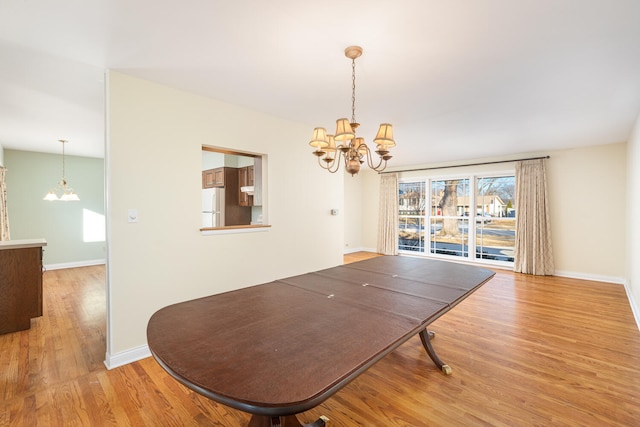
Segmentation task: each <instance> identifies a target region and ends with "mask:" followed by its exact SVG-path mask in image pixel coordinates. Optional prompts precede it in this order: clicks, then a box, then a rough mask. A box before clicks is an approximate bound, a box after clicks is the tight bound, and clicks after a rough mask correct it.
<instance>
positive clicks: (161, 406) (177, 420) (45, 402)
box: [0, 254, 640, 427]
mask: <svg viewBox="0 0 640 427" xmlns="http://www.w3.org/2000/svg"><path fill="white" fill-rule="evenodd" d="M366 256H367V255H366V254H354V255H352V256H349V257H347V259H346V261H347V262H348V261H350V260H352V259H360V258H361V257H366ZM44 295H45V298H44V301H45V308H44V310H45V314H44V316H43V317H41V318H38V319H35V320H33V321H32V328H31V329H30V330H29V331H24V332H17V333H13V334H5V335H0V350H1V351H0V426H9V425H10V426H71V425H76V426H101V425H118V426H183V425H194V426H230V427H233V426H244V425H246V423H247V422H248V420H249V416H248V415H247V414H244V413H242V412H240V411H236V410H233V409H229V408H226V407H224V406H222V405H217V404H215V403H213V402H211V401H209V400H208V399H206V398H203V397H200V396H199V395H197V394H195V393H193V392H191V391H189V390H188V389H186V388H184V387H183V386H181V385H180V384H179V383H178V382H177V381H175V380H173V379H172V378H171V377H169V376H168V375H167V374H166V373H165V372H164V371H163V370H162V369H161V368H160V367H159V366H158V365H157V364H156V363H155V361H154V360H153V359H152V358H149V359H145V360H142V361H140V362H136V363H132V364H129V365H127V366H123V367H120V368H117V369H113V370H111V371H107V370H106V369H105V367H104V365H103V363H102V361H103V359H104V354H105V336H104V335H105V289H104V268H103V267H101V266H96V267H84V268H75V269H67V270H55V271H48V272H46V273H45V274H44ZM0 297H1V296H0ZM431 329H433V330H435V331H436V333H437V338H436V340H435V341H434V346H435V347H436V350H437V351H438V353H439V355H440V357H441V358H442V359H443V360H445V362H446V363H448V364H449V365H451V367H452V368H453V375H451V376H444V375H443V374H441V373H440V372H439V371H437V370H436V368H435V367H434V366H433V364H432V363H431V361H430V360H429V358H428V357H427V356H426V354H425V352H424V350H423V348H422V345H421V343H420V340H419V338H417V337H416V338H412V339H411V340H409V341H408V342H407V343H405V344H404V345H402V346H401V347H400V348H398V349H397V350H396V351H394V352H393V353H391V354H390V355H388V356H387V357H386V358H384V359H383V360H381V361H380V362H379V363H377V364H376V365H375V366H373V367H372V368H371V369H369V370H368V371H367V372H365V373H364V374H362V375H361V376H360V377H358V378H357V379H356V380H354V381H353V382H352V383H350V384H349V385H347V386H346V387H345V388H344V389H342V390H341V391H340V392H338V393H337V394H336V395H334V397H332V398H330V399H328V400H327V401H326V402H325V403H324V404H322V405H321V406H319V407H317V408H315V409H314V410H311V411H309V412H307V413H303V414H301V415H300V416H299V418H300V419H301V420H302V421H304V422H310V421H312V420H315V419H316V418H317V417H318V416H319V415H322V414H324V415H326V416H328V417H329V418H330V419H331V425H332V426H336V427H339V426H446V427H449V426H551V425H553V426H638V425H640V332H639V331H638V328H637V326H636V324H635V322H634V319H633V315H632V312H631V309H630V308H629V304H628V301H627V299H626V295H625V291H624V288H623V287H622V286H620V285H613V284H606V283H598V282H589V281H581V280H571V279H563V278H551V277H533V276H527V275H520V274H514V273H511V272H505V271H498V272H497V274H496V277H495V278H494V279H492V280H491V281H490V282H488V283H487V284H485V285H484V286H483V287H482V288H481V289H479V290H478V291H477V292H476V293H474V294H473V295H472V296H471V297H469V298H468V299H467V300H465V301H464V302H462V303H461V304H460V305H459V306H457V307H456V308H455V309H453V310H452V311H451V312H449V313H447V314H446V315H445V316H443V317H442V318H440V319H439V320H437V321H436V322H435V323H433V324H432V328H431Z"/></svg>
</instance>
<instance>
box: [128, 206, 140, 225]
mask: <svg viewBox="0 0 640 427" xmlns="http://www.w3.org/2000/svg"><path fill="white" fill-rule="evenodd" d="M127 220H128V221H129V222H138V209H129V210H128V211H127Z"/></svg>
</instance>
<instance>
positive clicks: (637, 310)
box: [624, 282, 640, 330]
mask: <svg viewBox="0 0 640 427" xmlns="http://www.w3.org/2000/svg"><path fill="white" fill-rule="evenodd" d="M624 290H625V291H627V299H629V305H631V311H632V312H633V317H634V318H635V319H636V325H637V326H638V329H639V330H640V307H638V304H637V303H636V301H635V300H634V298H633V294H632V293H631V289H630V288H629V283H628V282H625V283H624Z"/></svg>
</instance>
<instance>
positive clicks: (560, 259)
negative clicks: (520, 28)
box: [346, 143, 627, 283]
mask: <svg viewBox="0 0 640 427" xmlns="http://www.w3.org/2000/svg"><path fill="white" fill-rule="evenodd" d="M547 154H548V155H550V156H551V158H550V159H549V160H548V161H547V178H548V181H549V197H550V199H551V200H550V206H551V227H552V237H553V242H554V243H553V248H554V258H555V264H556V271H557V273H558V274H562V275H568V276H573V277H583V278H591V279H598V280H606V281H613V282H618V283H623V282H624V278H625V275H626V271H625V268H626V267H625V244H626V240H625V235H626V230H625V219H626V205H627V192H626V184H625V182H626V179H627V177H626V169H627V166H626V157H625V156H626V144H624V143H621V144H608V145H601V146H596V147H588V148H581V149H574V150H557V151H551V152H545V153H527V154H525V155H523V156H522V157H529V156H538V155H547ZM490 160H504V159H501V158H497V159H482V161H490ZM473 162H474V161H471V163H473ZM431 166H436V165H431ZM437 166H442V165H437ZM425 167H426V166H425ZM509 169H511V170H513V164H512V163H505V164H497V165H486V166H481V167H473V168H455V169H439V170H431V171H420V172H404V173H402V174H401V176H403V177H409V176H414V177H418V176H421V177H436V176H437V177H439V178H443V177H444V178H446V177H447V176H451V175H452V174H462V173H467V172H469V171H470V170H474V171H478V172H486V171H497V172H500V171H506V170H509ZM367 178H369V179H364V180H363V181H362V183H363V185H364V188H363V194H367V195H371V197H367V201H365V202H364V203H369V204H370V206H369V207H363V211H364V212H367V214H366V218H367V221H366V222H362V221H360V218H351V217H349V218H347V220H346V226H347V227H356V226H357V224H358V223H361V224H362V226H363V231H362V241H361V242H360V244H357V243H354V245H357V246H362V247H375V244H376V240H375V235H376V233H377V231H376V230H377V221H378V219H377V218H378V211H377V205H376V206H375V207H374V206H372V203H373V201H374V197H373V195H377V192H378V186H379V179H378V175H375V176H370V175H369V176H367ZM375 202H376V203H377V197H375ZM363 206H365V205H364V204H363Z"/></svg>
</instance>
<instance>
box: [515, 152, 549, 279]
mask: <svg viewBox="0 0 640 427" xmlns="http://www.w3.org/2000/svg"><path fill="white" fill-rule="evenodd" d="M513 270H514V271H515V272H518V273H527V274H535V275H550V274H553V272H554V265H553V251H552V249H551V225H550V223H549V200H548V198H547V180H546V172H545V162H544V159H536V160H524V161H520V162H517V163H516V242H515V256H514V262H513Z"/></svg>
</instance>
